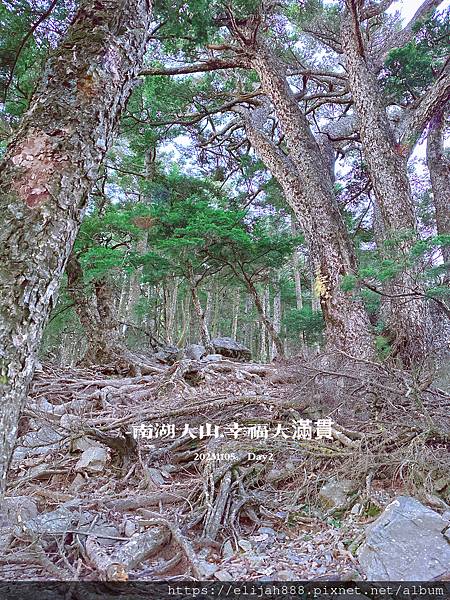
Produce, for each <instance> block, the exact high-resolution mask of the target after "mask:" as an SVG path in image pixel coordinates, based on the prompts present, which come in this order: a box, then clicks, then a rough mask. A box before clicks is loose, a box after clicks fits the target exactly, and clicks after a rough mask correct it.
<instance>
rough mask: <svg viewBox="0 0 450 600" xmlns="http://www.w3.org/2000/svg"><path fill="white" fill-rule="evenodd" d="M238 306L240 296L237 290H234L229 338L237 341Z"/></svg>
mask: <svg viewBox="0 0 450 600" xmlns="http://www.w3.org/2000/svg"><path fill="white" fill-rule="evenodd" d="M240 304H241V294H240V291H239V290H236V291H235V293H234V302H233V314H232V322H231V337H232V338H233V340H236V339H237V331H238V321H239V309H240Z"/></svg>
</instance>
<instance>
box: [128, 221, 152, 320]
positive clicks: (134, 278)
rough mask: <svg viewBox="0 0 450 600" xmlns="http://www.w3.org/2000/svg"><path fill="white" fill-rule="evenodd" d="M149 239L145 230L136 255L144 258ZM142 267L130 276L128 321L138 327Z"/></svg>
mask: <svg viewBox="0 0 450 600" xmlns="http://www.w3.org/2000/svg"><path fill="white" fill-rule="evenodd" d="M147 239H148V231H147V230H144V231H143V232H142V237H140V238H139V239H138V240H137V242H136V248H135V249H136V254H137V255H138V256H142V255H143V254H145V253H146V251H147ZM142 270H143V268H142V267H138V268H137V269H135V270H134V271H133V272H132V273H131V275H130V291H129V295H128V304H127V321H128V322H129V323H131V324H133V325H138V324H139V321H140V318H139V315H138V314H137V307H138V304H139V300H140V298H141V293H142V289H141V281H142Z"/></svg>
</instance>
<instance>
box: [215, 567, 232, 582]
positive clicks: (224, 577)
mask: <svg viewBox="0 0 450 600" xmlns="http://www.w3.org/2000/svg"><path fill="white" fill-rule="evenodd" d="M214 576H215V578H216V579H218V580H219V581H232V580H233V576H232V575H231V573H230V572H229V571H225V570H224V569H221V570H220V571H216V572H215V573H214Z"/></svg>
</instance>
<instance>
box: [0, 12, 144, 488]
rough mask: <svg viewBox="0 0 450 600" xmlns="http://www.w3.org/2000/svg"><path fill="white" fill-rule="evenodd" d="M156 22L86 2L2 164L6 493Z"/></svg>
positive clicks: (0, 422)
mask: <svg viewBox="0 0 450 600" xmlns="http://www.w3.org/2000/svg"><path fill="white" fill-rule="evenodd" d="M149 24H150V6H149V4H148V0H106V1H104V2H101V3H99V2H90V1H89V2H88V1H87V0H84V1H82V2H81V5H80V7H79V9H78V10H77V13H76V15H75V17H74V19H73V22H72V24H71V26H70V28H69V30H68V33H67V35H66V36H65V38H64V40H63V41H62V42H61V43H60V45H59V47H58V48H57V50H56V51H54V52H53V53H52V55H51V58H50V59H49V62H48V64H47V67H46V70H45V77H44V80H43V81H42V83H41V85H40V87H39V89H38V91H37V92H36V94H35V96H34V99H33V102H32V104H31V106H30V109H29V110H28V111H27V113H25V116H24V118H23V121H22V124H21V126H20V128H19V130H18V132H17V134H16V135H15V137H14V139H13V140H12V142H11V143H10V145H9V146H8V149H7V151H6V154H5V157H4V159H3V161H2V163H1V165H0V213H1V215H2V223H1V226H0V297H1V299H2V301H1V305H0V363H1V366H0V372H1V383H0V388H1V389H0V395H1V397H2V401H1V405H0V495H1V493H2V492H3V491H4V488H5V483H6V472H7V468H8V466H9V462H10V459H11V455H12V451H13V447H14V443H15V440H16V435H17V424H18V419H19V414H20V411H21V410H22V408H23V406H24V404H25V401H26V397H27V392H28V387H29V384H30V382H31V379H32V377H33V371H34V364H35V357H36V353H37V350H38V348H39V344H40V341H41V338H42V332H43V328H44V326H45V323H46V321H47V318H48V315H49V313H50V311H51V308H52V306H53V305H54V302H55V293H56V292H57V290H58V288H59V284H60V281H61V277H62V274H63V272H64V268H65V265H66V262H67V259H68V257H69V254H70V252H71V249H72V245H73V242H74V239H75V236H76V234H77V232H78V228H79V226H80V222H81V219H82V216H83V212H84V209H85V207H86V201H87V197H88V194H89V191H90V189H91V187H92V185H93V183H94V181H95V179H96V177H97V175H98V171H99V166H100V165H101V163H102V161H103V159H104V157H105V155H106V152H107V151H108V148H109V146H110V144H111V141H112V138H113V134H114V131H115V129H116V126H117V123H118V120H119V117H120V115H121V113H122V111H123V109H124V106H125V104H126V102H127V99H128V97H129V95H130V93H131V90H132V87H133V85H134V82H135V81H136V76H137V73H138V71H139V69H140V67H141V63H142V59H143V56H144V51H145V47H146V42H147V39H148V28H149Z"/></svg>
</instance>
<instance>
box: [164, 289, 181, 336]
mask: <svg viewBox="0 0 450 600" xmlns="http://www.w3.org/2000/svg"><path fill="white" fill-rule="evenodd" d="M179 284H180V282H179V280H178V277H174V280H173V284H172V291H171V293H170V295H169V301H168V307H167V308H168V310H167V323H166V336H167V343H168V344H173V341H174V339H175V336H176V315H177V303H178V287H179Z"/></svg>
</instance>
